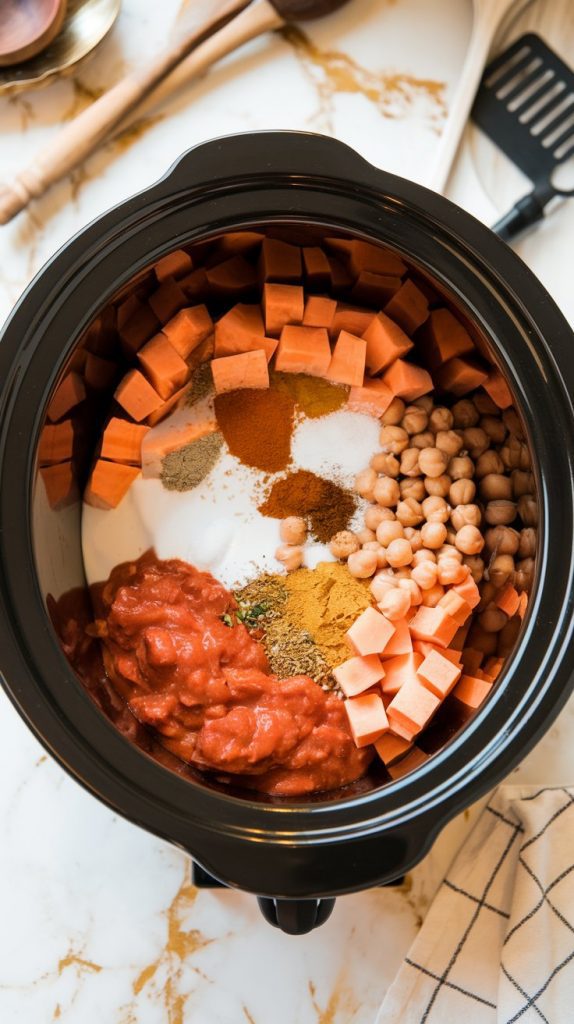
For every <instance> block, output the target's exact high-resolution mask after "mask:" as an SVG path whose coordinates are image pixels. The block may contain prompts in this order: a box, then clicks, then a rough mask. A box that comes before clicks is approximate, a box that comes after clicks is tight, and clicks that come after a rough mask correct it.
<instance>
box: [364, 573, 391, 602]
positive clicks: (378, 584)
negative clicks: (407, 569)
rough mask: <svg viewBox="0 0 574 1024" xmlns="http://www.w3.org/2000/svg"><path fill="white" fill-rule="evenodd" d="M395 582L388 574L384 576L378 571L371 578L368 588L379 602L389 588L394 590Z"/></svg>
mask: <svg viewBox="0 0 574 1024" xmlns="http://www.w3.org/2000/svg"><path fill="white" fill-rule="evenodd" d="M395 587H396V583H395V581H394V579H391V577H390V576H385V575H384V574H383V573H381V572H378V573H377V575H376V576H374V577H373V579H372V580H371V583H370V586H369V590H370V591H371V594H372V595H373V597H374V599H375V601H377V602H379V601H382V600H383V597H384V596H385V594H388V592H389V590H394V589H395Z"/></svg>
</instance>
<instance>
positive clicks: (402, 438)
mask: <svg viewBox="0 0 574 1024" xmlns="http://www.w3.org/2000/svg"><path fill="white" fill-rule="evenodd" d="M379 444H380V446H381V448H382V449H383V451H384V452H391V453H392V454H393V455H400V453H401V452H403V451H404V450H405V448H408V446H409V435H408V434H407V432H406V430H403V428H402V427H395V426H392V425H390V424H389V425H388V426H385V427H382V428H381V432H380V434H379Z"/></svg>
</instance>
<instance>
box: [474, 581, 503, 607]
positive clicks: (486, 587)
mask: <svg viewBox="0 0 574 1024" xmlns="http://www.w3.org/2000/svg"><path fill="white" fill-rule="evenodd" d="M497 597H498V594H497V590H496V587H495V586H494V583H493V582H492V581H491V580H490V579H488V580H486V581H485V582H483V584H482V586H481V588H480V602H479V604H478V606H477V611H479V612H481V611H483V609H484V608H486V606H487V605H488V604H492V602H493V601H496V598H497Z"/></svg>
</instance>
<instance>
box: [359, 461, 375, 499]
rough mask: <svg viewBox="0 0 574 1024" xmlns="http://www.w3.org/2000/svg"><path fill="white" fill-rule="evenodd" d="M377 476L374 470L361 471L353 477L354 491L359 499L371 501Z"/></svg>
mask: <svg viewBox="0 0 574 1024" xmlns="http://www.w3.org/2000/svg"><path fill="white" fill-rule="evenodd" d="M377 479H378V478H377V474H376V473H375V471H374V469H370V468H369V469H362V470H361V472H360V473H357V475H356V477H355V490H356V492H357V494H360V495H361V498H366V499H367V501H373V487H374V486H375V484H376V482H377Z"/></svg>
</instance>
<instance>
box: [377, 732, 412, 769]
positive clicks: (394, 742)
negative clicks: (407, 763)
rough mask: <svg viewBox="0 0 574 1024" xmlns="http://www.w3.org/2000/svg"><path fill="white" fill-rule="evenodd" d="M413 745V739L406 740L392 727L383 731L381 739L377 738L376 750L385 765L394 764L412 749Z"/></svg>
mask: <svg viewBox="0 0 574 1024" xmlns="http://www.w3.org/2000/svg"><path fill="white" fill-rule="evenodd" d="M412 745H413V744H412V740H405V739H403V738H402V736H397V735H396V734H395V733H393V732H391V731H390V729H389V731H388V732H385V733H383V735H382V736H381V738H380V739H378V740H375V750H376V751H377V754H378V755H379V757H380V759H381V761H382V762H383V764H384V765H390V764H394V763H395V761H398V760H399V758H400V757H402V756H403V754H406V752H407V750H410V749H411V747H412Z"/></svg>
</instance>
